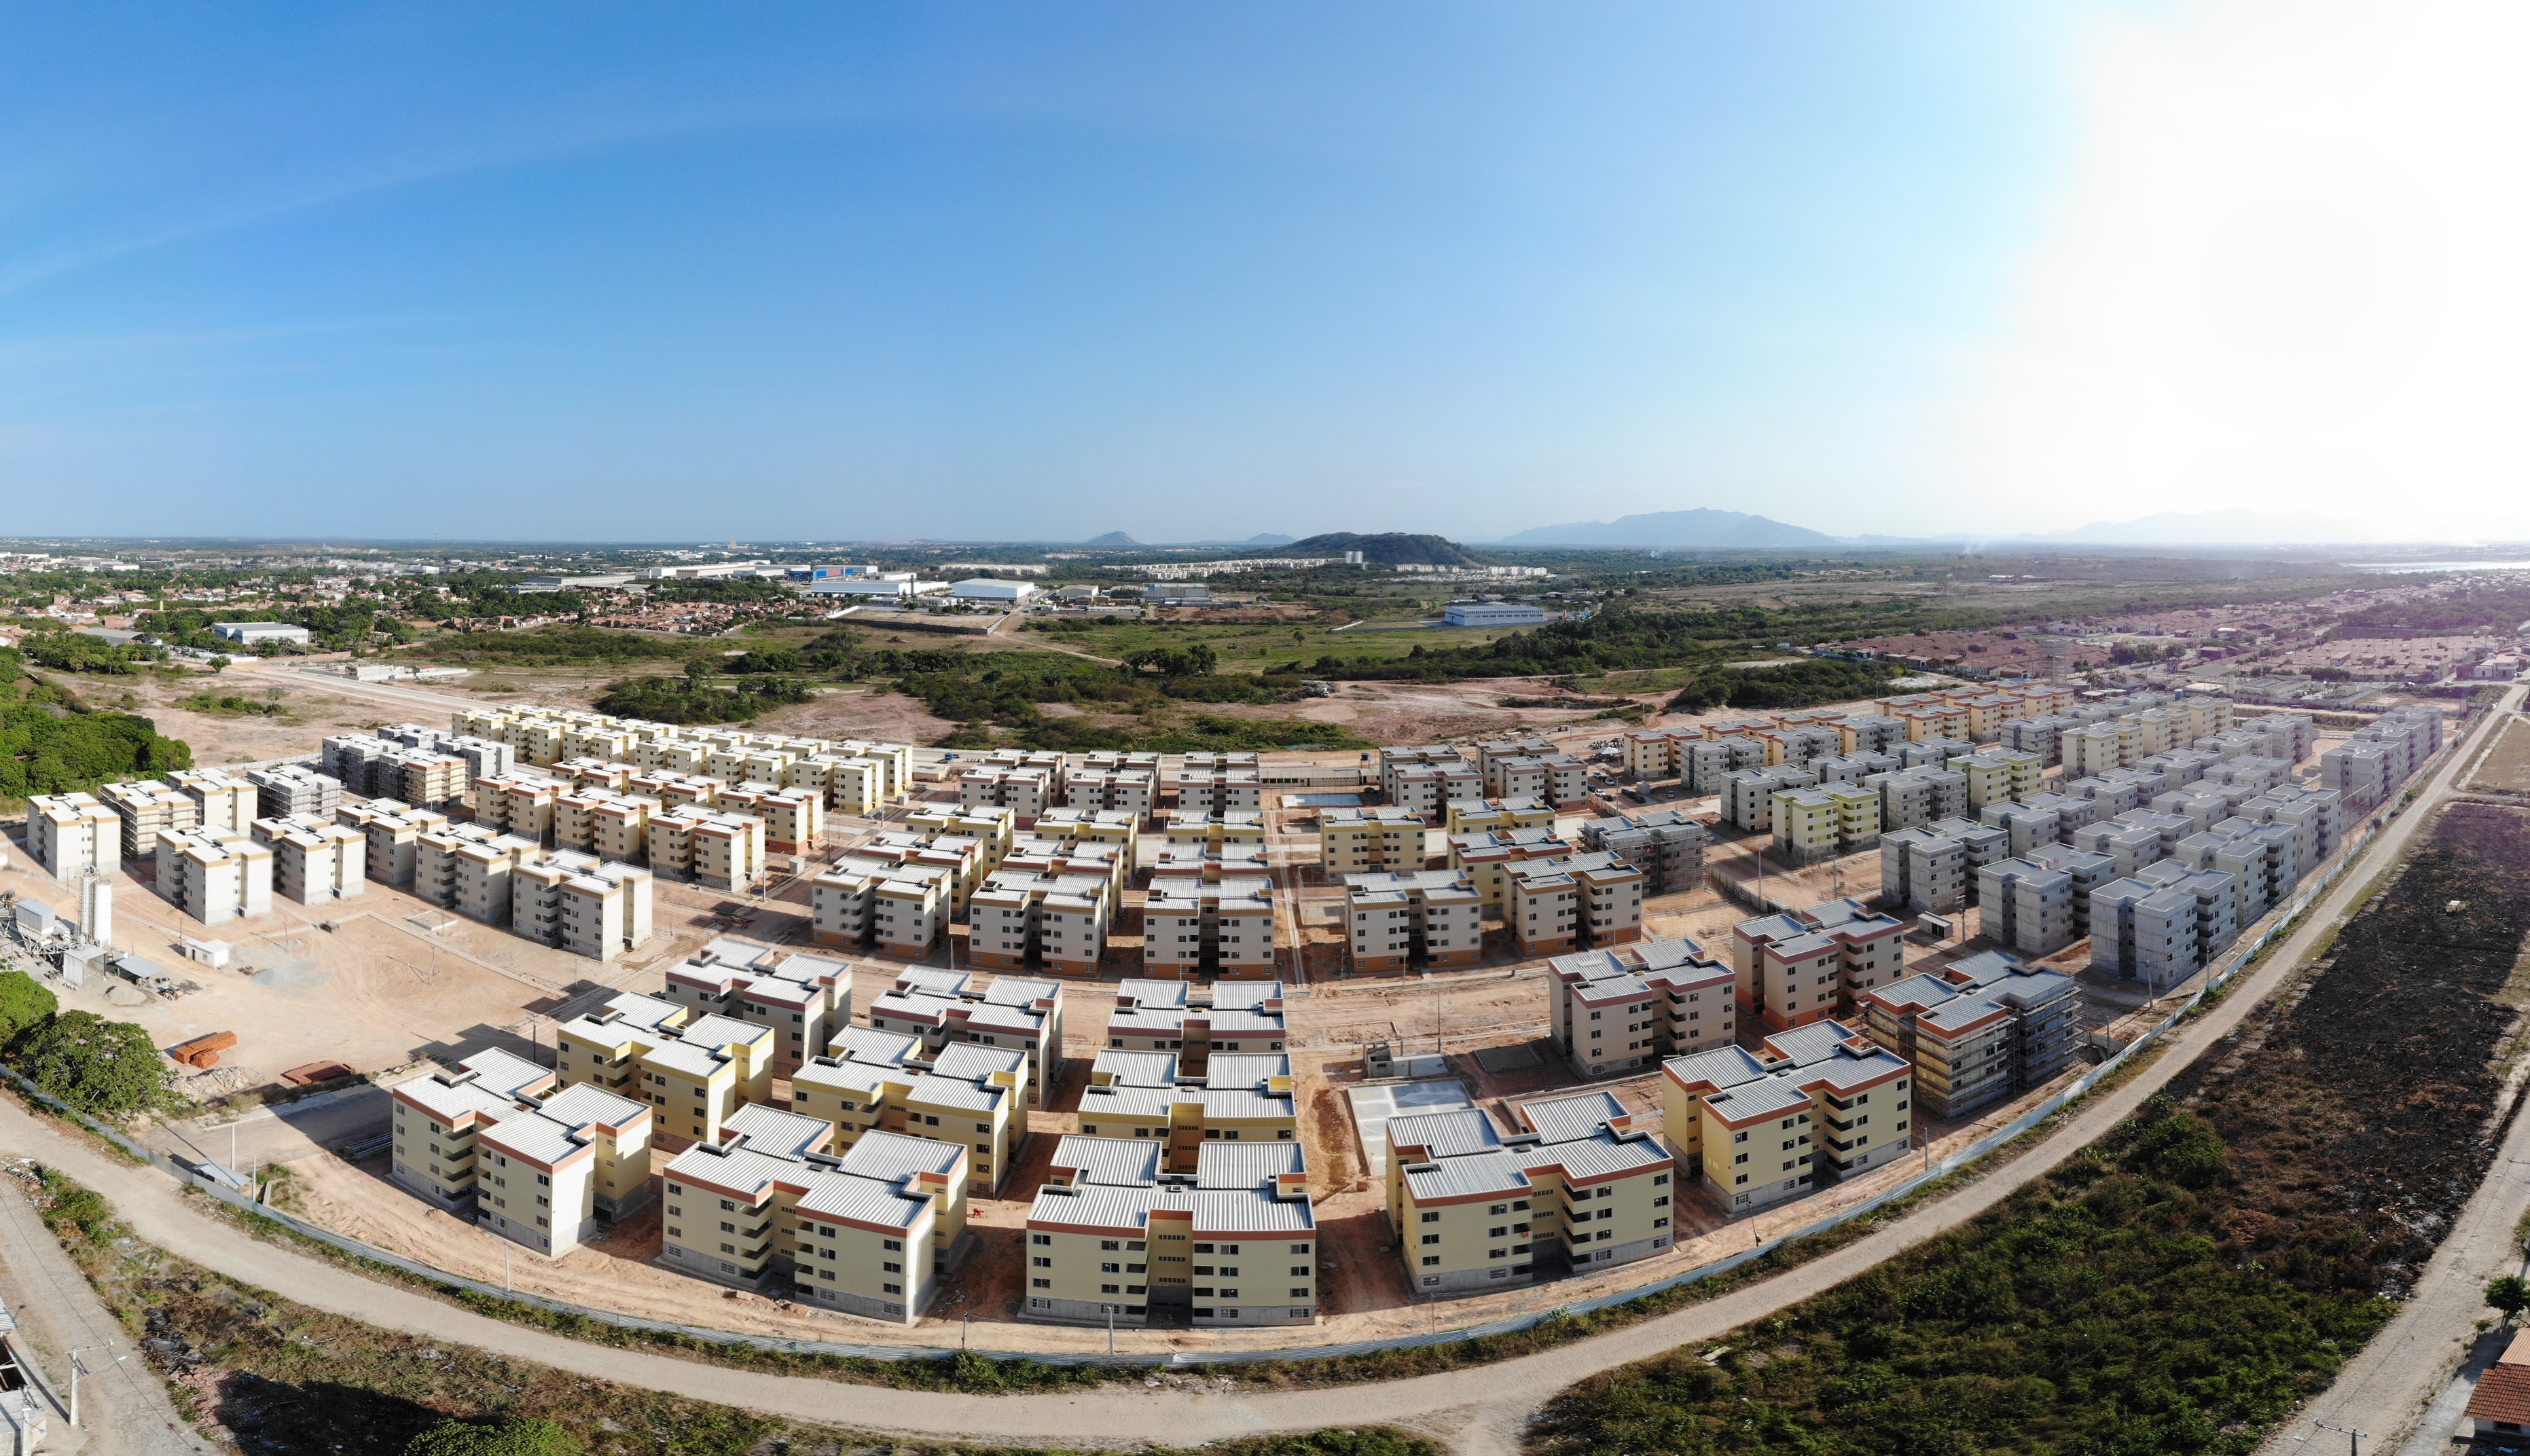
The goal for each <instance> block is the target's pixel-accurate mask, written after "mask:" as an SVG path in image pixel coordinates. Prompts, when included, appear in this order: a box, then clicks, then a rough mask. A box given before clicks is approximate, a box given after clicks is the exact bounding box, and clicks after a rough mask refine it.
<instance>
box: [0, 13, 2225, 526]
mask: <svg viewBox="0 0 2530 1456" xmlns="http://www.w3.org/2000/svg"><path fill="white" fill-rule="evenodd" d="M2162 14H2164V12H2163V11H2162V10H2160V9H2159V8H2158V7H2144V8H2137V7H2133V6H2126V7H2118V8H2115V9H2100V8H2086V7H2081V6H2032V5H2026V4H2007V3H1995V4H1960V3H1949V4H1944V3H1931V4H1926V3H1907V4H1897V3H1886V4H1880V3H1858V4H1839V5H1832V6H1740V5H1733V6H1722V5H1700V4H1677V3H1671V4H1657V5H1654V4H1645V5H1625V4H1594V5H1586V6H1544V5H1528V6H1501V5H1485V4H1463V3H1453V4H1434V5H1410V4H1381V5H1375V6H1360V5H1333V4H1306V3H1302V4H1277V5H1271V6H1267V5H1228V6H1175V7H1163V6H1156V5H1132V6H1127V5H1101V4H1068V5H1063V6H1049V5H1035V6H1010V7H1005V6H996V5H988V4H977V5H964V6H959V7H955V8H950V7H924V6H818V7H808V6H796V7H778V6H732V7H711V8H708V9H705V8H701V7H666V6H658V7H643V6H607V7H597V6H577V7H569V6H548V7H491V6H468V5H450V6H438V7H359V8H344V7H322V6H318V7H280V6H272V7H264V8H259V9H258V8H253V7H219V8H206V7H177V6H156V7H149V6H122V7H116V6H100V7H55V8H49V9H45V10H33V9H27V10H22V11H20V12H19V13H17V14H16V15H14V16H13V18H12V24H11V27H10V30H11V34H12V44H11V45H10V46H9V47H8V48H7V49H6V51H5V53H0V129H5V131H0V136H5V138H6V142H7V144H6V146H5V147H0V503H5V504H6V505H7V506H8V507H9V508H10V509H9V510H8V511H7V512H6V513H5V518H0V531H8V532H16V533H30V534H31V533H69V532H87V531H107V532H116V533H132V534H140V533H147V534H178V533H222V534H264V533H273V534H290V535H326V534H353V535H367V536H399V537H413V536H419V535H426V534H428V533H430V532H434V531H437V532H443V533H445V534H447V535H450V536H452V537H472V538H481V537H543V538H552V537H582V538H610V539H690V538H696V537H732V536H735V537H743V538H751V539H770V538H782V537H797V538H821V539H830V538H873V539H875V538H890V537H905V536H914V535H926V536H937V537H949V538H964V539H1014V538H1046V539H1076V538H1079V537H1084V536H1087V535H1090V534H1093V533H1096V532H1101V531H1106V530H1111V529H1124V530H1128V531H1130V532H1132V533H1133V534H1135V535H1136V536H1139V537H1141V538H1143V539H1145V540H1183V539H1191V538H1195V537H1201V536H1221V537H1240V536H1245V535H1247V534H1250V533H1252V532H1258V531H1281V532H1288V533H1293V534H1300V533H1305V532H1310V531H1316V530H1323V529H1356V530H1385V529H1408V530H1437V531H1441V532H1443V533H1445V534H1449V535H1452V536H1456V537H1459V538H1461V539H1483V538H1486V537H1489V536H1493V535H1499V534H1503V533H1507V532H1509V531H1512V530H1516V529H1519V528H1521V527H1524V526H1530V525H1537V524H1544V523H1548V522H1554V521H1562V520H1571V519H1582V518H1591V517H1599V518H1606V517H1610V516H1614V515H1617V514H1621V513H1624V512H1631V511H1648V510H1671V509H1683V508H1686V507H1691V506H1715V507H1723V508H1728V509H1741V510H1754V511H1759V512H1763V513H1766V514H1770V515H1774V516H1776V517H1778V518H1783V519H1789V520H1794V521H1798V522H1800V523H1803V524H1807V525H1812V526H1816V527H1819V528H1822V529H1827V530H1832V531H1839V532H1859V531H1884V532H1906V531H1912V530H1936V529H1950V528H1953V527H1956V526H1959V525H1961V524H1963V522H1962V521H1961V520H1960V519H1958V518H1957V517H1958V515H1959V514H1961V513H1963V512H1966V511H1967V509H1968V508H1970V507H1972V506H1974V505H1975V504H1976V503H1977V502H1979V501H1981V500H1991V499H2002V498H2007V497H2008V492H2004V493H2002V494H2000V495H1998V492H2000V491H2001V487H1999V486H1995V485H1993V484H1992V483H1991V482H1989V483H1988V484H1987V485H1984V486H1974V487H1972V486H1970V485H1966V484H1961V483H1960V482H1961V480H1962V478H1963V477H1962V476H1961V475H1960V473H1959V472H1960V471H1961V470H1962V469H1964V468H1966V466H1965V464H1963V462H1964V461H1967V460H1968V459H1969V458H1970V457H1971V456H1972V455H1973V454H1974V451H1973V449H1972V448H1971V447H1968V446H1962V445H1960V444H1959V443H1958V441H1957V440H1956V438H1954V437H1955V436H1956V433H1957V428H1956V421H1957V420H1958V418H1959V417H1960V414H1961V408H1962V405H1961V401H1962V400H1963V399H1964V398H1967V397H1969V396H1972V395H1974V394H1976V392H1977V391H1978V390H1980V389H1981V388H1983V387H1984V386H1981V385H1980V384H1979V383H1978V374H1979V371H1980V370H1983V369H1989V368H1991V360H1992V358H1993V356H1994V352H1993V351H1994V350H1995V349H1996V347H1997V344H1996V341H1997V339H1998V337H1999V335H2000V334H2001V333H2004V332H2008V329H2009V328H2010V327H2011V326H2012V325H2011V319H2012V317H2013V314H2014V310H2015V308H2016V307H2018V306H2019V304H2018V303H2016V301H2015V300H2016V298H2018V297H2019V293H2020V291H2022V290H2023V289H2024V288H2025V286H2026V283H2027V280H2028V278H2029V276H2030V260H2031V259H2032V258H2033V257H2038V256H2043V255H2044V254H2045V253H2046V250H2047V249H2048V248H2049V247H2050V246H2053V245H2055V244H2053V243H2050V241H2049V240H2050V238H2051V236H2052V235H2053V234H2054V233H2055V232H2057V231H2061V225H2062V221H2063V217H2064V216H2065V215H2066V212H2065V210H2066V208H2067V207H2068V206H2069V205H2071V203H2070V202H2069V201H2068V197H2069V196H2070V195H2071V194H2072V192H2073V191H2074V190H2075V189H2078V187H2079V186H2080V185H2081V183H2082V179H2083V177H2084V175H2085V174H2084V172H2083V167H2082V161H2081V159H2082V157H2083V155H2084V154H2085V152H2086V150H2089V149H2093V147H2092V141H2091V140H2089V139H2086V138H2092V137H2093V135H2094V130H2095V129H2094V126H2093V121H2092V120H2091V118H2090V115H2089V112H2088V111H2086V107H2089V106H2090V105H2091V104H2092V102H2091V99H2090V98H2091V97H2092V92H2091V91H2090V90H2088V89H2086V84H2085V80H2084V78H2085V77H2086V76H2088V75H2090V74H2091V73H2090V71H2089V69H2088V68H2090V67H2091V66H2092V65H2093V63H2094V58H2095V56H2096V54H2097V51H2098V47H2099V45H2100V44H2101V35H2102V33H2103V27H2107V26H2112V25H2116V26H2133V25H2137V24H2152V23H2155V19H2156V18H2157V17H2159V16H2161V15H2162ZM1954 486H1955V487H1956V492H1955V494H1954V495H1953V494H1950V493H1951V492H1952V491H1953V487H1954ZM1980 490H1983V491H1985V492H1986V495H1983V496H1980V495H1979V494H1978V491H1980ZM2188 499H2189V501H2190V502H2192V503H2194V504H2196V505H2197V506H2198V507H2199V509H2201V508H2202V507H2203V506H2210V505H2230V504H2246V505H2257V504H2262V502H2261V501H2260V500H2259V499H2258V498H2256V496H2255V495H2254V493H2252V494H2251V495H2250V496H2247V497H2243V498H2240V499H2230V500H2212V499H2203V498H2202V495H2201V493H2197V494H2191V495H2190V496H2189V497H2188ZM1928 503H1929V505H1928ZM2100 504H2101V503H2099V502H2098V501H2096V500H2078V501H2063V502H2056V501H2048V502H2042V503H2039V504H2036V505H2029V506H2027V507H2026V508H2025V509H2021V510H2020V514H2019V516H2018V517H2017V518H2014V519H2012V520H2010V521H2008V524H2010V525H2012V526H2013V527H2014V528H2022V529H2028V528H2051V527H2058V526H2069V525H2073V524H2078V523H2079V522H2081V521H2083V520H2088V519H2097V518H2101V517H2102V516H2104V515H2106V516H2111V517H2116V516H2119V515H2123V514H2131V513H2136V512H2130V511H2118V510H2103V509H2098V508H2099V507H2100ZM2145 504H2153V503H2151V502H2149V501H2147V502H2145ZM2015 509H2019V508H2015Z"/></svg>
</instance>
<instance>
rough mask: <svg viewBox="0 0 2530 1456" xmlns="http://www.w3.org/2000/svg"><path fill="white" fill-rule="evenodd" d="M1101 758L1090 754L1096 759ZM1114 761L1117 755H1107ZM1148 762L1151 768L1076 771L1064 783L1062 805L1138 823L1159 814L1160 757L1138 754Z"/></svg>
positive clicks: (1084, 769)
mask: <svg viewBox="0 0 2530 1456" xmlns="http://www.w3.org/2000/svg"><path fill="white" fill-rule="evenodd" d="M1101 756H1102V755H1098V754H1091V755H1089V757H1090V758H1092V759H1096V758H1099V757H1101ZM1105 756H1106V757H1111V758H1112V757H1115V755H1105ZM1132 756H1133V757H1134V758H1136V759H1142V758H1147V759H1149V760H1150V762H1149V763H1148V764H1146V765H1145V764H1135V765H1133V766H1131V767H1125V766H1121V765H1120V766H1118V767H1114V768H1106V767H1088V766H1083V767H1081V768H1076V769H1073V771H1072V773H1071V775H1070V777H1069V778H1068V779H1067V780H1066V781H1065V784H1064V792H1063V802H1064V806H1065V807H1066V808H1072V809H1087V810H1095V811H1100V812H1106V813H1117V814H1127V815H1130V816H1131V817H1132V818H1133V820H1134V821H1135V822H1136V823H1139V822H1141V821H1144V820H1147V819H1149V818H1151V817H1152V816H1153V815H1154V814H1156V813H1158V812H1159V805H1160V774H1159V756H1158V755H1157V754H1135V755H1132Z"/></svg>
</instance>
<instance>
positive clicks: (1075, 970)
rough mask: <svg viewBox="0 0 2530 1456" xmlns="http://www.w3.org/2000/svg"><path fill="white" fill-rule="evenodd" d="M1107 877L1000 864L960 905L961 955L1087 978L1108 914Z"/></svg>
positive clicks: (1110, 891) (1101, 950)
mask: <svg viewBox="0 0 2530 1456" xmlns="http://www.w3.org/2000/svg"><path fill="white" fill-rule="evenodd" d="M1115 902H1116V895H1115V879H1114V877H1113V875H1112V874H1110V873H1109V872H1108V870H1107V868H1106V867H1105V866H1103V865H1102V866H1100V867H1099V868H1098V869H1096V870H1094V871H1090V872H1079V873H1075V872H1070V871H1067V870H1045V871H1036V870H1028V869H1012V868H1008V867H1005V868H1003V869H999V870H996V871H994V872H993V874H992V876H991V877H990V878H989V879H987V880H986V882H985V884H984V888H983V889H982V890H977V891H976V892H975V894H974V895H973V896H972V897H971V898H970V899H968V901H967V902H966V919H967V938H966V947H967V952H968V956H969V958H970V959H971V960H972V961H973V962H974V963H975V964H976V965H978V966H981V967H985V968H987V969H994V970H1019V969H1023V968H1025V967H1028V966H1031V965H1036V966H1042V967H1043V968H1044V969H1046V970H1049V971H1053V972H1055V973H1057V974H1059V975H1070V976H1094V975H1096V974H1097V973H1098V963H1099V961H1100V959H1101V958H1102V957H1103V956H1104V955H1105V954H1106V951H1107V934H1108V931H1109V929H1110V927H1111V926H1112V924H1113V921H1114V916H1115Z"/></svg>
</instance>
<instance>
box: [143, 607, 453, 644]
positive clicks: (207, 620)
mask: <svg viewBox="0 0 2530 1456" xmlns="http://www.w3.org/2000/svg"><path fill="white" fill-rule="evenodd" d="M247 617H250V618H251V619H252V620H256V621H286V622H289V623H291V624H292V625H294V626H302V627H305V628H307V635H308V638H309V642H308V645H307V646H305V647H302V646H300V645H298V644H296V643H292V642H258V643H256V644H255V645H253V646H251V647H244V646H240V645H239V644H237V643H234V642H231V641H229V640H228V639H227V638H226V637H223V636H221V635H219V634H218V633H217V632H214V631H212V630H211V623H212V622H214V621H239V620H247ZM132 624H133V626H134V627H135V628H137V629H138V630H140V631H144V632H148V633H150V634H151V635H153V636H156V637H159V638H162V639H164V640H165V641H168V642H171V643H173V644H175V645H176V646H178V647H195V648H200V649H202V650H204V651H216V652H226V653H232V654H234V653H239V652H247V653H253V654H256V655H258V656H261V657H296V656H300V655H302V654H304V653H307V652H309V651H315V652H349V651H353V650H356V649H359V648H364V647H384V646H397V645H401V644H403V643H406V642H410V641H412V640H413V624H412V623H411V622H408V621H406V620H403V619H402V618H400V617H398V616H397V615H396V614H395V612H394V610H393V609H392V608H391V606H390V605H389V604H388V603H385V602H376V601H370V602H342V603H333V602H309V603H289V604H284V605H277V606H273V607H270V608H257V609H255V610H254V611H253V612H251V613H249V614H246V615H244V616H242V615H241V614H240V613H239V612H237V611H236V610H234V609H231V610H226V611H218V612H211V611H204V610H202V609H200V608H194V607H177V608H170V609H168V610H166V611H164V612H143V613H141V614H140V615H139V616H138V617H136V618H134V619H133V622H132Z"/></svg>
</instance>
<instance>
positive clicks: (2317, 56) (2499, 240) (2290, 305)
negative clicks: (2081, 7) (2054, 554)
mask: <svg viewBox="0 0 2530 1456" xmlns="http://www.w3.org/2000/svg"><path fill="white" fill-rule="evenodd" d="M2525 42H2530V8H2524V7H2520V6H2517V5H2510V4H2503V3H2490V0H2451V3H2441V4H2435V3H2425V4H2405V5H2396V6H2382V5H2377V4H2375V5H2353V4H2340V3H2319V4H2313V3H2309V0H2216V3H2209V4H2205V5H2202V6H2197V7H2191V8H2188V9H2185V10H2183V11H2180V12H2177V13H2174V14H2173V15H2172V16H2171V17H2169V18H2168V19H2166V20H2164V21H2160V22H2153V23H2137V22H2125V23H2120V24H2118V25H2117V26H2115V27H2110V28H2108V29H2106V30H2105V31H2104V32H2103V34H2102V36H2101V38H2100V41H2099V43H2098V45H2097V47H2096V52H2095V64H2094V67H2093V70H2092V73H2091V76H2090V79H2089V106H2088V109H2089V116H2090V122H2089V135H2088V137H2087V140H2086V143H2085V145H2084V147H2083V149H2082V154H2081V161H2080V164H2079V170H2078V172H2077V173H2076V175H2075V177H2074V179H2073V183H2072V186H2071V188H2070V189H2069V190H2068V192H2067V194H2066V200H2065V203H2064V205H2063V208H2062V210H2061V213H2060V215H2059V216H2058V218H2057V219H2056V220H2055V225H2054V227H2053V229H2052V230H2051V235H2050V237H2049V240H2048V241H2047V243H2045V244H2044V245H2043V246H2042V247H2041V248H2040V249H2039V250H2038V251H2037V253H2036V254H2035V255H2034V256H2033V258H2032V260H2031V264H2030V267H2029V269H2028V271H2027V274H2026V276H2025V278H2024V279H2023V280H2022V283H2021V289H2020V294H2019V301H2018V307H2017V308H2016V309H2015V311H2014V313H2013V315H2012V316H2011V319H2010V321H2009V324H2008V328H2007V329H2006V331H2005V333H2004V337H2003V338H2002V339H2001V340H2000V341H1999V343H1998V345H1997V346H1996V348H1995V349H1994V350H1993V351H1991V352H1990V353H1989V354H1988V355H1986V356H1985V357H1983V358H1981V359H1979V360H1977V361H1976V367H1975V368H1974V369H1973V371H1972V377H1974V378H1976V379H1977V381H1978V385H1977V388H1976V390H1975V391H1974V394H1973V397H1972V398H1971V400H1970V401H1969V403H1968V404H1967V406H1966V408H1965V410H1964V417H1963V418H1962V419H1961V420H1960V422H1959V429H1960V449H1961V450H1962V451H1963V452H1964V454H1965V457H1966V459H1967V461H1968V464H1969V471H1968V473H1969V478H1970V481H1971V486H1970V489H1969V491H1968V492H1967V495H1968V496H1969V498H1970V499H1971V500H1973V501H1975V502H1977V503H1978V504H1979V506H1980V508H1981V509H1982V510H1983V511H1985V512H1988V513H1989V516H1990V518H1991V519H1992V520H1993V521H1994V522H1995V523H1996V524H1997V525H1998V526H2003V527H2008V528H2013V529H2020V528H2039V529H2043V528H2049V527H2056V526H2064V525H2071V524H2075V523H2078V522H2080V521H2085V520H2096V519H2123V518H2127V517H2130V516H2133V515H2137V514H2142V513H2145V512H2156V511H2204V510H2211V509H2217V508H2224V507H2247V508H2251V509H2256V510H2264V511H2293V512H2317V513H2321V514H2326V515H2338V516H2344V517H2347V518H2349V519H2356V520H2361V521H2364V522H2366V523H2368V524H2370V525H2371V526H2373V527H2374V528H2375V529H2376V530H2377V531H2378V532H2379V533H2380V534H2382V535H2383V536H2385V537H2393V538H2415V537H2418V536H2426V535H2438V536H2448V537H2452V538H2475V537H2483V536H2490V535H2502V536H2513V537H2518V536H2523V535H2530V496H2525V494H2524V492H2523V491H2522V489H2521V487H2522V483H2523V481H2524V479H2525V475H2530V431H2525V430H2524V429H2523V428H2522V426H2521V424H2520V416H2521V414H2522V412H2523V408H2524V400H2525V394H2526V393H2530V392H2525V389H2524V386H2525V385H2530V283H2525V270H2524V259H2525V257H2530V246H2525V244H2530V193H2525V190H2524V189H2523V187H2522V183H2521V175H2520V168H2521V161H2520V151H2521V148H2522V145H2523V143H2524V141H2525V139H2526V138H2530V88H2524V87H2522V86H2520V85H2519V83H2518V81H2517V77H2516V76H2515V75H2514V72H2515V71H2516V70H2517V66H2518V62H2519V57H2520V56H2521V55H2522V54H2524V53H2525Z"/></svg>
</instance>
